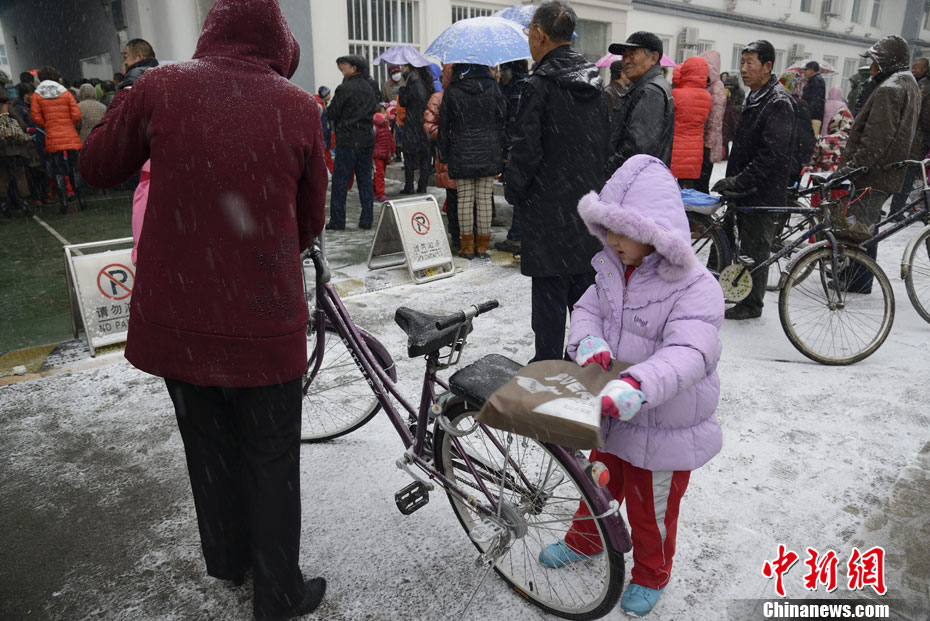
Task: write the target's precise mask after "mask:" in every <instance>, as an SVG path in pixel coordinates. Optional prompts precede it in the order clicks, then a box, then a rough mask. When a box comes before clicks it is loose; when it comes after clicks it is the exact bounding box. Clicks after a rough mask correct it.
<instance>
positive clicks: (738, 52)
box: [730, 45, 743, 71]
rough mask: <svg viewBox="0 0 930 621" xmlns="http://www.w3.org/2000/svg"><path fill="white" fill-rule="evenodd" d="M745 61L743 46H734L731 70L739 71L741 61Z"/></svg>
mask: <svg viewBox="0 0 930 621" xmlns="http://www.w3.org/2000/svg"><path fill="white" fill-rule="evenodd" d="M742 60H743V46H742V45H734V46H733V60H732V61H731V62H730V68H731V69H733V71H739V64H740V61H742Z"/></svg>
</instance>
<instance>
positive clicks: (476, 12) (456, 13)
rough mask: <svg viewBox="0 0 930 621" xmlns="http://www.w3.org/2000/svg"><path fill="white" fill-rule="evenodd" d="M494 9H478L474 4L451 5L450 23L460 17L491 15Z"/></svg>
mask: <svg viewBox="0 0 930 621" xmlns="http://www.w3.org/2000/svg"><path fill="white" fill-rule="evenodd" d="M493 14H494V9H479V8H478V7H474V6H459V5H455V4H453V5H452V23H453V24H454V23H455V22H457V21H459V20H460V19H468V18H470V17H485V16H487V15H493Z"/></svg>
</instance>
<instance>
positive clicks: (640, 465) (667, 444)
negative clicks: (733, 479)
mask: <svg viewBox="0 0 930 621" xmlns="http://www.w3.org/2000/svg"><path fill="white" fill-rule="evenodd" d="M578 211H579V213H580V214H581V217H582V218H583V219H584V221H585V223H586V224H587V226H588V229H589V230H590V231H591V233H592V234H594V235H595V236H596V237H598V238H599V239H600V240H601V241H602V242H604V250H603V251H601V252H600V253H598V254H597V255H595V256H594V259H593V260H592V264H593V266H594V269H595V271H596V277H595V284H594V285H592V286H591V287H590V288H589V289H588V291H587V292H586V293H585V294H584V295H583V296H582V297H581V299H580V300H578V302H577V303H576V304H575V308H574V312H573V313H572V320H571V330H570V331H569V336H568V343H569V345H568V352H569V355H571V356H573V357H574V358H575V360H576V361H577V362H578V363H579V364H581V365H582V366H584V365H586V364H590V363H592V362H595V363H599V364H601V366H603V367H605V369H606V367H607V365H608V364H609V361H610V358H611V357H613V358H615V359H617V360H621V361H624V362H628V363H631V365H632V366H630V367H629V368H627V369H626V370H625V371H623V373H622V374H621V375H620V377H619V378H617V379H616V380H612V381H611V382H610V383H608V384H607V386H606V387H605V388H604V390H603V391H602V392H601V394H600V395H599V397H600V398H601V413H602V415H603V416H604V419H603V427H602V431H603V434H604V438H605V447H604V449H603V450H594V451H592V453H591V457H590V459H591V460H592V461H595V460H596V461H600V462H602V463H604V464H605V465H606V466H607V467H608V469H609V470H610V483H609V484H608V489H609V490H610V493H611V495H612V496H613V497H614V498H616V499H617V500H618V501H621V502H622V501H623V500H624V499H626V510H627V517H628V521H629V524H630V529H631V533H632V539H633V569H632V579H631V580H630V585H629V586H628V587H627V589H626V590H625V591H624V593H623V597H622V598H621V600H620V606H621V608H622V609H623V611H624V612H626V613H627V614H631V615H634V616H642V615H644V614H646V613H648V612H649V611H650V610H652V608H653V606H655V603H656V601H658V599H659V596H660V595H661V593H662V590H663V589H664V588H665V586H666V585H667V584H668V581H669V577H670V572H671V569H672V557H673V556H674V554H675V536H676V533H677V524H678V507H679V504H680V502H681V497H682V495H683V494H684V492H685V489H686V488H687V486H688V480H689V478H690V475H691V471H692V470H694V469H696V468H699V467H700V466H703V465H704V464H705V463H707V462H708V461H709V460H710V458H711V457H713V456H714V455H716V454H717V453H718V452H719V451H720V448H721V446H722V442H723V440H722V434H721V431H720V426H719V424H718V423H717V419H716V417H715V416H714V410H715V409H716V407H717V401H718V398H719V395H720V381H719V379H718V377H717V361H718V360H719V359H720V351H721V344H720V338H719V336H718V330H719V328H720V324H721V323H722V322H723V310H724V302H723V293H722V292H721V290H720V285H719V284H718V283H717V281H716V280H715V279H714V277H713V276H712V275H711V274H710V272H708V271H707V269H706V268H704V267H703V266H702V265H701V264H700V263H699V262H698V261H697V260H696V259H695V256H694V253H693V251H692V250H691V240H690V237H691V235H690V229H689V227H688V220H687V218H686V216H685V211H684V207H683V206H682V203H681V194H680V192H679V188H678V184H677V183H676V182H675V178H674V177H673V176H672V174H671V173H670V172H669V170H668V168H666V167H665V165H664V164H663V163H662V162H661V161H660V160H658V159H656V158H654V157H651V156H648V155H637V156H634V157H632V158H630V159H629V160H627V162H626V163H625V164H624V165H623V166H622V167H621V168H620V169H619V170H617V172H615V173H614V175H613V176H612V177H611V178H610V180H609V181H608V182H607V184H606V185H605V186H604V188H603V189H602V190H601V193H600V195H599V196H598V195H597V194H595V193H594V192H591V193H590V194H588V195H587V196H585V197H584V198H582V199H581V201H580V202H579V204H578ZM587 515H590V514H589V513H588V511H587V508H586V506H584V505H583V504H582V505H581V506H580V507H579V509H578V512H577V513H576V520H575V521H574V522H573V525H572V527H571V529H570V530H569V532H568V533H567V534H566V536H565V539H564V540H562V541H558V542H556V543H553V544H551V545H549V546H548V547H546V548H544V549H543V550H542V552H541V553H540V555H539V562H540V563H542V564H543V565H545V566H547V567H556V568H558V567H563V566H565V565H567V564H569V563H572V562H575V561H580V560H583V559H585V558H586V557H588V556H591V555H596V554H599V553H601V551H602V550H601V549H600V548H599V546H598V545H597V544H596V543H595V542H596V538H594V537H591V536H590V535H592V534H593V533H594V532H595V531H594V524H593V522H592V521H591V520H585V519H577V518H583V517H585V516H587Z"/></svg>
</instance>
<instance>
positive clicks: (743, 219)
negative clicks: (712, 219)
mask: <svg viewBox="0 0 930 621" xmlns="http://www.w3.org/2000/svg"><path fill="white" fill-rule="evenodd" d="M726 217H727V224H728V226H727V237H728V238H729V240H728V241H729V242H730V247H731V248H733V247H734V246H733V244H734V239H733V233H732V230H733V227H732V221H733V220H732V219H733V217H734V214H733V213H728V214H727V216H726ZM737 223H738V225H739V238H740V254H741V255H744V256H747V257H749V258H751V259H752V260H753V262H754V263H755V264H756V265H758V264H760V263H762V262H763V261H765V260H766V259H768V258H769V256H770V255H771V254H772V235H773V234H774V233H775V214H769V213H752V212H744V213H741V214H739V218H738V219H737ZM768 279H769V271H768V270H767V269H765V270H760V272H758V273H757V274H756V275H755V276H753V277H752V291H750V292H749V295H748V296H747V297H746V299H745V300H743V301H742V302H740V304H742V305H743V306H748V307H749V308H755V309H758V308H762V305H763V302H764V298H765V286H766V284H767V283H768Z"/></svg>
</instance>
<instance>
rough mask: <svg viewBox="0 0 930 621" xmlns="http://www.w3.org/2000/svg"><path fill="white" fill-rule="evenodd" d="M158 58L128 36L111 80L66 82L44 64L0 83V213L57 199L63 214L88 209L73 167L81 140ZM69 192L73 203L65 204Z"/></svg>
mask: <svg viewBox="0 0 930 621" xmlns="http://www.w3.org/2000/svg"><path fill="white" fill-rule="evenodd" d="M157 65H158V61H157V60H156V58H155V52H154V50H153V49H152V46H151V45H150V44H149V43H148V42H147V41H145V40H143V39H133V40H131V41H129V42H128V43H127V44H126V46H125V47H124V49H123V72H118V73H114V74H113V79H112V80H100V79H98V78H85V79H82V80H80V81H76V82H71V81H69V80H67V79H64V78H63V77H62V76H61V73H60V72H59V71H58V70H57V69H56V68H55V67H51V66H44V67H41V68H39V69H37V70H34V71H24V72H22V73H21V74H20V76H19V80H20V81H19V83H18V84H16V85H15V86H13V85H12V84H10V85H6V87H5V88H2V89H0V128H2V129H0V213H2V215H3V216H5V217H12V216H14V215H26V214H29V213H35V212H36V210H38V209H39V208H40V207H42V206H43V205H54V204H56V203H57V204H58V207H59V212H60V213H62V214H67V213H69V211H75V210H79V211H83V210H85V209H87V206H88V204H87V201H86V200H85V191H86V189H87V184H86V183H84V181H83V179H81V177H80V175H78V173H77V166H78V161H79V158H80V154H81V148H82V146H83V144H84V141H85V140H86V139H87V136H88V135H89V134H90V132H91V130H92V129H93V128H94V127H96V125H97V124H98V123H99V122H100V121H101V119H103V116H104V114H106V111H107V108H108V106H109V105H110V102H111V101H112V100H113V97H114V95H115V94H116V91H117V90H119V89H128V88H131V87H132V83H133V82H134V81H135V80H136V79H137V78H138V77H139V76H140V75H142V73H143V72H144V71H145V70H146V69H148V68H150V67H154V66H157ZM11 90H13V91H15V93H16V97H15V99H11V93H10V91H11ZM11 180H12V183H11ZM130 185H132V186H134V185H135V184H130ZM72 198H76V199H77V207H76V209H73V208H69V205H68V201H69V199H72Z"/></svg>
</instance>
